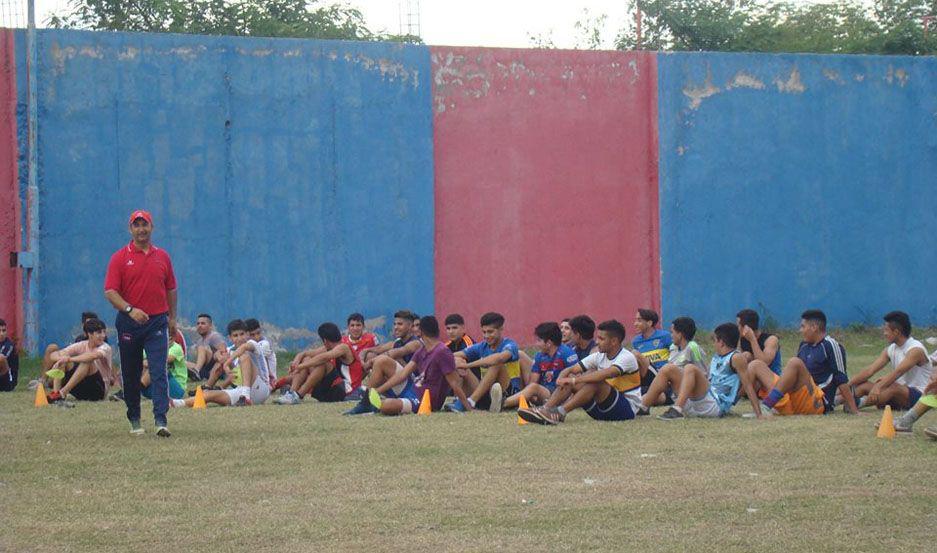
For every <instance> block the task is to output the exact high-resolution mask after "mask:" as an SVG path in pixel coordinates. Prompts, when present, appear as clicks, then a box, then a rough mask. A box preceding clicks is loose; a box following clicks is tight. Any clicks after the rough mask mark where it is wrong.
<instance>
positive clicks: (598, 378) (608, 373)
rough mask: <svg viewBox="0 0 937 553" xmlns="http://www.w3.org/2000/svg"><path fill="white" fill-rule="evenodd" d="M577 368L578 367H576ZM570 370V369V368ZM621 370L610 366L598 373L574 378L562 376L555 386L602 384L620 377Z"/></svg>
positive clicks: (591, 372)
mask: <svg viewBox="0 0 937 553" xmlns="http://www.w3.org/2000/svg"><path fill="white" fill-rule="evenodd" d="M576 366H577V367H578V366H579V365H576ZM570 368H572V367H570ZM621 374H622V373H621V369H619V368H618V367H617V366H615V365H612V366H611V367H609V368H607V369H602V370H600V371H590V372H587V373H585V374H581V375H575V376H564V377H561V378H557V379H556V383H557V384H576V383H580V382H581V383H583V384H588V383H591V382H602V381H604V380H608V379H609V378H615V377H616V376H621Z"/></svg>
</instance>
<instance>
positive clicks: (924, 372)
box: [849, 311, 933, 411]
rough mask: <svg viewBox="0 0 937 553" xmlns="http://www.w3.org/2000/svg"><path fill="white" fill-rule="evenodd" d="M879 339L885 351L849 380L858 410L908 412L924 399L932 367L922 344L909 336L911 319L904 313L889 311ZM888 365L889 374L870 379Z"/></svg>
mask: <svg viewBox="0 0 937 553" xmlns="http://www.w3.org/2000/svg"><path fill="white" fill-rule="evenodd" d="M883 319H884V321H885V323H884V324H883V325H882V335H883V336H884V337H885V341H886V342H888V347H886V348H885V349H883V350H882V353H881V354H880V355H879V356H878V358H876V359H875V361H873V362H872V364H871V365H869V366H868V367H866V368H864V369H862V371H861V372H860V373H859V374H857V375H855V376H853V377H852V378H851V379H850V380H849V386H850V387H851V388H853V389H855V395H856V398H857V399H858V401H859V408H860V409H861V408H862V407H865V406H866V405H875V406H877V407H884V406H886V405H891V406H892V408H893V409H900V410H902V411H904V410H906V409H911V408H912V407H913V406H914V404H915V403H917V402H918V400H919V399H921V396H922V395H924V388H926V387H927V384H928V382H930V379H931V373H932V372H933V367H932V365H931V362H930V358H928V356H927V349H926V348H925V347H924V344H922V343H921V342H919V341H917V340H915V339H914V338H913V337H912V336H911V318H910V317H909V316H908V314H907V313H905V312H903V311H892V312H890V313H887V314H886V315H885V316H884V317H883ZM889 363H890V364H891V366H892V371H891V372H890V373H888V374H886V375H885V376H883V377H881V378H879V379H878V380H876V381H874V382H873V381H872V380H871V378H872V377H873V376H875V374H876V373H878V372H879V371H881V370H882V369H884V368H885V367H886V366H887V365H888V364H889Z"/></svg>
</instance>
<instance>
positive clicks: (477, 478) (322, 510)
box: [0, 329, 937, 553]
mask: <svg viewBox="0 0 937 553" xmlns="http://www.w3.org/2000/svg"><path fill="white" fill-rule="evenodd" d="M834 335H836V336H837V337H838V338H840V339H841V340H843V341H844V343H845V345H846V346H847V350H848V354H849V365H850V368H851V370H852V371H857V370H859V369H860V368H861V367H862V366H863V365H864V364H865V363H867V362H869V361H870V360H871V359H872V358H874V356H875V355H877V354H878V352H880V351H881V348H882V347H883V345H884V344H883V342H882V339H881V337H880V335H879V334H878V332H877V331H850V332H848V333H845V334H844V333H834ZM915 335H916V336H917V337H918V338H920V339H922V340H923V339H924V338H925V337H927V336H934V335H937V332H934V331H930V332H929V331H927V330H920V329H919V330H918V331H917V332H916V333H915ZM701 338H702V339H701V343H704V344H706V345H707V346H708V345H709V342H708V337H706V336H701ZM796 344H797V338H795V335H794V334H791V333H785V334H784V336H783V339H782V345H783V350H784V357H785V359H786V358H787V357H788V356H789V355H791V353H792V350H793V349H794V347H795V346H796ZM709 350H711V346H709V347H707V351H709ZM33 366H34V364H33ZM29 376H30V375H28V374H27V375H23V376H21V386H20V389H18V390H17V391H16V392H14V393H12V394H3V395H2V396H0V443H2V444H3V445H2V448H0V450H2V452H3V455H2V459H3V470H2V472H0V505H2V506H3V511H4V512H3V517H4V521H3V525H2V531H0V550H2V551H153V550H157V549H158V550H160V551H164V552H168V551H248V550H249V551H326V550H327V551H401V550H403V551H457V550H466V549H468V550H476V551H489V550H499V551H500V550H504V551H531V550H535V551H536V550H543V551H591V550H596V551H694V552H704V553H705V552H717V551H718V552H722V551H783V552H785V553H791V552H799V551H805V552H807V551H810V552H812V551H824V552H832V551H844V552H850V553H854V552H857V551H886V550H887V551H926V550H927V549H930V548H931V547H932V544H933V543H934V542H933V536H934V528H937V488H935V487H934V480H933V478H934V471H935V469H937V443H935V442H931V441H930V440H927V439H926V438H925V437H923V435H922V434H921V430H923V427H924V426H925V425H926V424H930V425H937V416H935V415H929V416H928V417H926V418H925V419H924V421H922V422H924V423H925V424H920V425H919V426H918V427H917V429H916V433H915V435H914V436H913V437H899V438H897V439H895V440H880V439H876V438H875V434H874V430H873V428H872V424H873V423H874V422H875V421H876V420H877V417H878V414H877V413H874V412H867V413H866V414H864V415H863V416H860V417H847V416H845V415H843V414H835V415H831V416H827V417H792V418H787V419H780V418H775V419H773V420H769V421H755V420H751V419H743V418H741V417H738V416H734V417H730V418H727V419H722V420H688V421H679V422H663V421H659V420H656V418H654V417H647V418H643V419H639V420H636V421H632V422H626V423H598V422H593V421H592V420H590V419H589V418H588V416H587V415H585V414H584V413H582V412H576V413H575V414H573V415H571V416H570V417H569V418H568V419H567V422H566V424H564V425H562V426H559V427H555V428H551V427H539V426H534V425H527V426H522V427H519V426H517V425H516V423H515V420H516V417H515V415H514V414H513V413H503V414H500V415H489V414H468V415H455V414H434V415H432V416H430V417H416V416H409V417H402V418H384V417H377V416H369V417H355V418H352V417H342V416H340V412H341V411H342V410H343V409H345V408H347V407H348V404H332V405H325V404H318V403H316V402H315V401H307V402H305V403H304V404H302V405H300V406H292V407H282V406H277V405H263V406H258V407H253V408H241V409H237V408H210V409H208V410H207V411H201V412H193V411H188V410H185V411H183V410H175V411H172V412H170V427H171V429H172V431H173V437H172V438H170V439H168V440H160V439H157V438H156V437H155V435H154V433H153V431H152V426H151V424H152V419H150V418H148V417H151V416H152V415H151V413H150V412H148V409H149V404H145V406H144V417H145V418H144V421H145V422H146V421H149V422H148V424H147V435H146V436H143V437H132V436H130V435H129V434H128V433H127V424H126V420H125V417H124V410H123V404H119V403H112V402H103V403H98V404H79V405H78V406H77V407H76V408H74V409H59V408H44V409H35V408H34V407H33V406H32V398H33V395H32V393H31V392H29V391H27V390H26V386H25V383H26V380H27V379H28V377H29ZM739 407H740V408H739V409H738V410H739V412H745V411H748V410H749V408H748V407H747V405H746V404H740V406H739ZM659 412H660V411H659V410H657V413H659Z"/></svg>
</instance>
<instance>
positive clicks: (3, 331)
mask: <svg viewBox="0 0 937 553" xmlns="http://www.w3.org/2000/svg"><path fill="white" fill-rule="evenodd" d="M19 375H20V356H19V353H17V351H16V345H15V344H13V340H11V339H10V337H9V335H8V330H7V322H6V321H4V320H3V319H0V392H12V391H13V389H14V388H16V383H17V382H18V380H19Z"/></svg>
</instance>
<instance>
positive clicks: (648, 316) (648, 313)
mask: <svg viewBox="0 0 937 553" xmlns="http://www.w3.org/2000/svg"><path fill="white" fill-rule="evenodd" d="M638 316H639V317H641V318H642V319H644V320H645V321H651V326H657V323H658V322H660V315H658V314H657V311H654V310H653V309H638Z"/></svg>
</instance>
